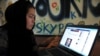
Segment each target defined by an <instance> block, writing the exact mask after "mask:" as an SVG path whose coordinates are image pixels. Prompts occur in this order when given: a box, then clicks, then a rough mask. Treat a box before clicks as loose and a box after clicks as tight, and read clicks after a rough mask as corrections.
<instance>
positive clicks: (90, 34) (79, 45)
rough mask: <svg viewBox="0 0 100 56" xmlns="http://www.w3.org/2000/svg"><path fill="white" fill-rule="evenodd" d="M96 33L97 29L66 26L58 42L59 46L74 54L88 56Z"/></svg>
mask: <svg viewBox="0 0 100 56" xmlns="http://www.w3.org/2000/svg"><path fill="white" fill-rule="evenodd" d="M97 32H98V29H96V28H87V27H86V28H85V27H84V28H82V27H72V26H71V27H70V26H69V27H68V26H67V28H66V29H65V32H64V34H63V36H62V39H61V41H60V45H62V46H64V47H65V48H67V49H70V50H72V51H74V52H76V53H79V54H82V55H83V56H88V55H89V53H90V51H91V48H92V46H93V43H94V41H95V37H96V35H97Z"/></svg>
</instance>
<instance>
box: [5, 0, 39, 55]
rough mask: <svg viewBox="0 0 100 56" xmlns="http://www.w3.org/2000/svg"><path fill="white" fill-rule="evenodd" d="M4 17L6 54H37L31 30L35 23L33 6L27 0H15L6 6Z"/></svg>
mask: <svg viewBox="0 0 100 56" xmlns="http://www.w3.org/2000/svg"><path fill="white" fill-rule="evenodd" d="M5 18H6V21H7V23H6V24H5V26H4V27H5V29H7V35H8V49H7V56H24V55H25V56H38V54H37V50H35V49H36V48H35V47H36V46H37V44H36V41H35V38H34V33H33V31H32V29H33V28H34V25H35V7H34V6H33V5H32V4H31V3H30V2H29V1H25V0H19V1H16V2H15V3H13V4H11V5H9V6H8V7H7V9H6V11H5Z"/></svg>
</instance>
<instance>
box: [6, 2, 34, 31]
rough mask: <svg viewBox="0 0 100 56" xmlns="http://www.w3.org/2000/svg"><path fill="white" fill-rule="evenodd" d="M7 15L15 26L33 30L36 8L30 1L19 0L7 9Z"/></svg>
mask: <svg viewBox="0 0 100 56" xmlns="http://www.w3.org/2000/svg"><path fill="white" fill-rule="evenodd" d="M5 17H6V20H7V22H8V23H9V25H11V27H12V26H13V28H16V29H27V30H32V28H33V26H34V23H35V8H34V6H33V4H31V2H29V1H17V2H15V3H14V4H12V5H11V6H9V7H8V8H7V9H6V12H5Z"/></svg>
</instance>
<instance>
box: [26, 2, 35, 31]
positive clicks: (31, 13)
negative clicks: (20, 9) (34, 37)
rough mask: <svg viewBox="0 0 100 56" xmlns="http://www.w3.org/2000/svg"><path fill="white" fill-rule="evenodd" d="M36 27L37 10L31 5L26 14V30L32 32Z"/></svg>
mask: <svg viewBox="0 0 100 56" xmlns="http://www.w3.org/2000/svg"><path fill="white" fill-rule="evenodd" d="M34 25H35V8H34V7H33V5H32V4H31V3H29V4H28V7H27V12H26V29H28V30H32V28H33V27H34Z"/></svg>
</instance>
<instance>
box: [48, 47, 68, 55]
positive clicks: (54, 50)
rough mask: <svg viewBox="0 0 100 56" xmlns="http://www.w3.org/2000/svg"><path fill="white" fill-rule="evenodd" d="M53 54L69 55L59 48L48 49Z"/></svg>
mask: <svg viewBox="0 0 100 56" xmlns="http://www.w3.org/2000/svg"><path fill="white" fill-rule="evenodd" d="M48 51H49V52H50V53H51V54H52V55H53V56H70V55H69V54H65V53H64V52H62V51H60V50H59V49H56V48H55V49H50V50H48Z"/></svg>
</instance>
